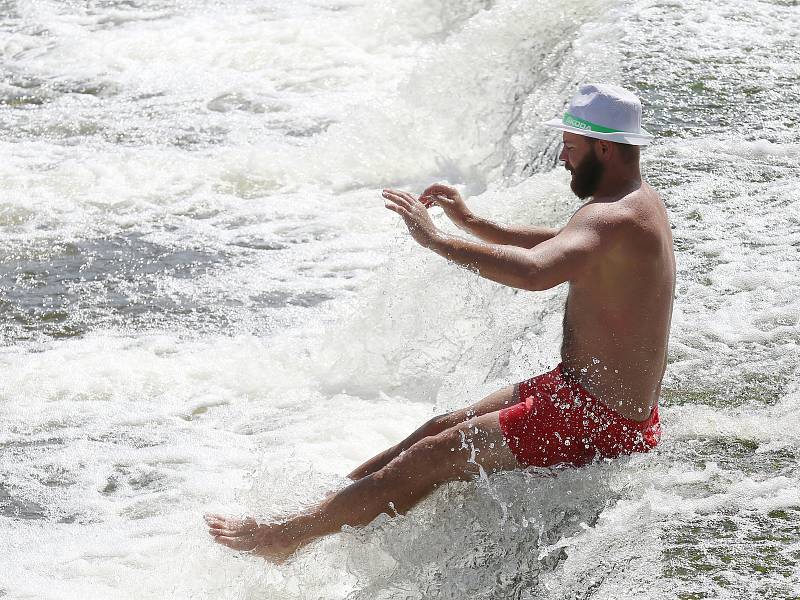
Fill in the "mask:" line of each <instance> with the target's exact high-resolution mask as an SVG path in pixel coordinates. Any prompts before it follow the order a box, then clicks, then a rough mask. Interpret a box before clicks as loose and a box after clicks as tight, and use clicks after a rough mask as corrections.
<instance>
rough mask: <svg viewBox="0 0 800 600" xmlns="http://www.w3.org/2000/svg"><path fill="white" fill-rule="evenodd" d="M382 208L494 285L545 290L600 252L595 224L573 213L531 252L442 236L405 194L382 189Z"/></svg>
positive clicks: (432, 246) (427, 243) (430, 245)
mask: <svg viewBox="0 0 800 600" xmlns="http://www.w3.org/2000/svg"><path fill="white" fill-rule="evenodd" d="M383 197H384V198H385V199H386V200H387V201H388V202H387V203H386V208H388V209H390V210H392V211H394V212H396V213H397V214H399V215H400V216H401V217H403V220H404V221H405V222H406V225H407V226H408V229H409V231H410V232H411V236H412V237H413V238H414V239H415V240H416V241H417V242H418V243H419V244H420V245H422V246H424V247H426V248H430V249H431V250H433V251H434V252H436V253H437V254H440V255H441V256H444V257H445V258H447V259H448V260H450V261H452V262H455V263H457V264H459V265H462V266H465V267H469V268H473V269H475V270H476V271H477V272H478V274H480V275H481V276H482V277H485V278H487V279H491V280H492V281H496V282H498V283H502V284H504V285H508V286H511V287H516V288H520V289H525V290H544V289H548V288H551V287H555V286H557V285H558V284H560V283H564V282H565V281H570V280H573V279H575V278H577V277H579V276H580V275H581V274H582V273H583V272H584V271H585V269H586V268H587V267H588V265H589V263H590V261H591V259H592V257H594V256H596V255H597V253H598V251H599V250H600V249H601V240H602V236H601V235H600V232H599V230H598V227H599V224H594V225H593V224H592V222H591V221H589V220H588V219H586V218H585V217H583V216H578V215H577V214H576V215H575V216H573V218H572V219H571V220H570V222H569V223H568V224H567V225H566V227H564V229H562V230H561V231H560V232H559V233H558V234H557V235H555V236H554V237H552V238H550V239H548V240H546V241H543V242H541V243H539V244H537V245H536V246H535V247H533V248H530V249H527V248H518V247H515V246H508V245H498V244H482V243H480V242H473V241H470V240H464V239H461V238H457V237H454V236H451V235H447V234H445V233H442V232H441V231H439V230H438V229H436V227H435V226H434V224H433V221H432V220H431V217H430V215H429V214H428V212H427V209H426V208H425V205H424V204H423V202H422V201H421V200H419V199H417V198H415V197H413V196H412V195H410V194H408V193H406V192H395V191H393V190H384V192H383Z"/></svg>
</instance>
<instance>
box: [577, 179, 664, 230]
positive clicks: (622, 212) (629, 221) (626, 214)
mask: <svg viewBox="0 0 800 600" xmlns="http://www.w3.org/2000/svg"><path fill="white" fill-rule="evenodd" d="M665 217H666V213H665V212H664V205H663V202H662V201H661V197H660V196H659V194H658V192H656V190H654V189H653V188H652V187H650V186H649V185H648V184H646V183H643V184H642V185H641V186H640V187H639V188H637V189H636V190H634V191H633V192H631V193H629V194H627V195H626V196H623V197H622V198H620V199H618V200H614V201H600V202H597V201H592V202H588V203H586V204H584V205H583V206H581V207H580V208H579V209H578V210H577V211H575V214H573V215H572V218H571V219H570V220H569V222H568V223H567V225H566V227H565V230H566V229H570V230H572V231H577V230H583V231H591V232H593V233H596V234H598V235H599V236H601V237H602V238H603V240H604V242H606V244H612V245H614V244H615V242H617V241H620V240H623V241H625V242H626V243H633V244H636V245H640V244H641V245H649V244H652V243H653V242H654V241H655V240H656V239H657V238H658V237H659V231H660V230H661V229H662V228H663V224H664V222H665ZM604 245H605V244H604Z"/></svg>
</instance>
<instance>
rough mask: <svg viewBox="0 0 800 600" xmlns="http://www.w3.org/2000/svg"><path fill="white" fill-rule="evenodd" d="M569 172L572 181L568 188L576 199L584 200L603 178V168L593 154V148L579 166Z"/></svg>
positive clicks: (593, 191)
mask: <svg viewBox="0 0 800 600" xmlns="http://www.w3.org/2000/svg"><path fill="white" fill-rule="evenodd" d="M569 171H570V172H571V173H572V181H570V183H569V187H570V188H571V189H572V192H573V193H574V194H575V195H576V196H577V197H578V198H580V199H581V200H585V199H586V198H588V197H589V196H591V195H592V194H594V193H595V191H596V190H597V186H598V185H599V184H600V180H601V179H602V178H603V172H604V171H605V167H604V166H603V163H601V162H600V159H598V158H597V155H596V154H595V153H594V148H592V150H591V152H589V153H588V154H587V155H586V156H585V157H584V159H583V160H582V161H581V162H580V164H577V165H575V166H574V167H573V168H572V169H569Z"/></svg>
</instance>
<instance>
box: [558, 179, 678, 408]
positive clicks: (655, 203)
mask: <svg viewBox="0 0 800 600" xmlns="http://www.w3.org/2000/svg"><path fill="white" fill-rule="evenodd" d="M587 209H588V211H587ZM581 211H585V212H586V214H589V215H591V216H590V218H589V219H588V220H587V221H589V222H590V221H591V220H592V219H596V220H602V221H603V226H602V227H603V229H604V230H605V231H604V233H603V235H606V236H607V237H609V239H610V242H609V243H608V245H607V247H604V249H603V251H602V252H600V253H599V255H598V256H597V257H596V258H593V259H592V260H591V266H590V268H589V269H587V271H586V272H585V273H584V274H583V275H582V276H581V277H580V278H578V279H576V280H573V281H571V282H570V287H569V295H568V298H567V304H566V307H565V312H564V338H563V344H562V348H561V357H562V363H563V368H564V371H565V373H566V374H568V375H569V376H570V377H572V378H574V379H576V380H577V381H578V382H579V383H580V384H581V385H582V386H583V387H584V388H585V389H586V390H587V391H588V392H590V393H592V394H593V395H595V396H596V397H597V398H599V399H600V400H602V401H603V402H604V403H605V404H607V405H608V406H609V407H610V408H613V409H614V410H616V411H617V412H618V413H620V414H621V415H622V416H624V417H626V418H629V419H633V420H636V421H641V420H644V419H646V418H647V417H648V415H649V414H650V411H651V409H652V408H653V406H655V404H656V403H657V401H658V395H659V392H660V389H661V379H662V377H663V375H664V369H665V367H666V359H667V340H668V336H669V326H670V320H671V316H672V300H673V297H674V286H675V257H674V253H673V246H672V235H671V232H670V226H669V221H668V219H667V213H666V210H665V208H664V205H663V203H662V201H661V199H660V198H659V197H658V194H656V192H655V191H654V190H653V189H652V188H650V187H649V186H648V185H646V184H643V185H642V187H641V188H639V189H638V190H636V191H635V192H633V193H632V194H629V195H628V196H625V197H623V198H621V199H619V200H615V201H613V202H598V203H594V202H592V203H589V204H588V205H586V206H584V207H582V208H581V209H579V211H578V212H577V213H576V216H577V217H578V219H581V218H583V216H582V215H580V213H581ZM575 218H576V217H573V219H575ZM568 226H569V225H568ZM609 231H610V233H607V232H609Z"/></svg>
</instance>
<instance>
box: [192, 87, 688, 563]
mask: <svg viewBox="0 0 800 600" xmlns="http://www.w3.org/2000/svg"><path fill="white" fill-rule="evenodd" d="M545 125H547V126H550V127H555V128H556V129H559V130H561V131H563V142H564V146H563V149H562V151H561V154H560V156H559V159H560V160H562V161H563V162H564V167H565V168H566V169H567V170H568V171H569V172H570V173H571V174H572V180H571V184H570V185H571V188H572V191H573V192H574V193H575V195H576V196H578V197H579V198H580V199H582V200H587V201H586V202H585V203H584V204H583V205H582V206H581V207H580V208H579V209H578V210H577V211H576V212H575V213H574V214H573V215H572V217H571V218H570V220H569V222H568V223H567V224H566V225H565V226H564V227H561V228H551V227H540V226H519V227H517V226H504V225H499V224H496V223H492V222H490V221H487V220H485V219H482V218H480V217H477V216H475V215H474V214H473V213H472V212H471V211H470V210H469V209H468V207H467V205H466V203H465V202H464V200H463V199H462V198H461V196H460V195H459V193H458V192H457V191H456V190H455V189H453V188H451V187H448V186H444V185H433V186H431V187H429V188H428V189H426V190H425V191H424V192H423V193H422V194H421V195H420V196H419V197H415V196H413V195H412V194H410V193H407V192H402V191H394V190H384V191H383V197H384V199H385V205H386V208H388V209H389V210H392V211H394V212H395V213H397V214H398V215H400V217H402V218H403V220H404V221H405V224H406V225H407V226H408V230H409V232H410V234H411V236H412V237H413V238H414V240H416V241H417V242H418V243H419V244H420V245H421V246H422V247H423V248H427V249H429V250H432V251H433V252H436V253H437V254H439V255H441V256H443V257H445V258H446V259H447V260H449V261H451V262H453V263H456V264H458V265H463V266H466V267H469V268H471V269H473V270H475V271H476V272H477V273H479V274H480V275H481V276H483V277H486V278H487V279H491V280H492V281H496V282H498V283H501V284H503V285H508V286H511V287H515V288H520V289H523V290H531V291H536V290H545V289H549V288H552V287H555V286H557V285H560V284H562V283H568V284H569V292H568V295H567V302H566V305H565V307H564V330H563V343H562V346H561V364H559V365H558V366H557V367H556V368H555V369H553V370H552V371H550V372H548V373H544V374H542V375H538V376H536V377H533V378H531V379H528V380H526V381H523V382H521V383H518V384H516V385H512V386H509V387H506V388H504V389H501V390H499V391H497V392H495V393H493V394H491V395H489V396H487V397H486V398H484V399H483V400H481V401H479V402H478V403H476V404H474V405H472V406H470V407H467V408H464V409H461V410H457V411H455V412H452V413H449V414H446V415H442V416H440V417H436V418H433V419H431V420H430V421H429V422H427V423H425V424H424V425H423V426H422V427H420V428H419V429H418V430H417V431H415V432H414V433H413V434H411V435H410V436H409V437H408V438H406V439H405V440H403V441H401V442H400V443H399V444H397V445H396V446H393V447H392V448H389V449H388V450H386V451H384V452H382V453H381V454H379V455H378V456H376V457H374V458H372V459H371V460H369V461H367V462H366V463H364V464H363V465H361V466H360V467H358V468H357V469H356V470H355V471H353V472H352V473H351V474H350V478H351V479H352V480H353V481H354V482H353V483H352V484H350V485H349V486H348V487H346V488H344V489H343V490H341V491H339V492H337V493H335V494H332V495H331V496H329V497H328V498H326V499H325V500H324V501H323V502H321V503H320V504H318V505H317V506H315V507H313V508H312V509H310V510H308V511H306V512H304V513H302V514H298V515H296V516H294V517H292V518H289V519H286V520H284V521H281V522H279V523H271V524H258V523H257V522H256V521H255V520H253V519H245V520H238V519H228V518H225V517H221V516H217V515H208V516H206V520H207V523H208V525H209V531H210V533H211V535H212V536H213V537H214V539H215V541H217V542H219V543H221V544H224V545H225V546H228V547H230V548H233V549H236V550H246V551H252V552H255V553H257V554H260V555H262V556H264V557H265V558H268V559H270V560H273V561H280V560H283V559H285V558H286V557H287V556H289V555H290V554H291V553H292V552H294V551H295V550H296V549H297V548H298V547H300V546H302V545H304V544H306V543H308V542H309V541H311V540H313V539H316V538H318V537H321V536H323V535H327V534H330V533H334V532H336V531H339V530H340V529H341V527H342V526H343V525H351V526H357V525H364V524H367V523H369V522H370V521H372V520H373V519H374V518H375V517H377V516H378V515H379V514H381V513H384V512H386V513H389V514H392V513H404V512H406V511H407V510H409V509H410V508H411V507H412V506H414V505H415V504H416V503H417V502H419V501H420V500H421V499H422V498H424V497H425V496H426V495H427V494H429V493H430V492H431V490H433V489H434V488H435V487H436V486H437V485H439V484H441V483H444V482H447V481H454V480H464V479H470V478H473V477H475V476H476V475H478V474H479V472H480V471H481V470H483V471H484V472H486V473H494V472H497V471H501V470H509V469H517V468H524V467H527V466H531V465H534V466H539V467H549V466H554V465H573V466H581V465H584V464H587V463H589V462H591V461H593V460H596V459H609V458H614V457H617V456H620V455H622V454H630V453H632V452H646V451H648V450H650V449H651V448H653V447H654V446H656V444H658V442H659V439H660V436H661V429H660V424H659V419H658V396H659V392H660V390H661V380H662V378H663V375H664V370H665V368H666V362H667V341H668V337H669V328H670V320H671V316H672V301H673V296H674V288H675V256H674V253H673V244H672V235H671V232H670V225H669V221H668V218H667V211H666V208H665V206H664V204H663V202H662V201H661V199H660V197H659V195H658V193H656V191H655V190H654V189H653V188H652V187H650V186H649V185H648V184H647V183H645V182H644V181H643V180H642V177H641V173H640V170H639V147H640V146H642V145H646V144H648V143H649V142H650V141H651V140H652V136H651V135H650V134H649V133H647V132H646V131H645V130H643V129H642V127H641V103H640V102H639V99H638V98H637V97H636V96H635V95H634V94H632V93H631V92H629V91H627V90H625V89H623V88H620V87H617V86H614V85H607V84H589V85H584V86H581V87H580V89H579V91H578V93H577V94H576V96H575V97H574V98H573V99H572V102H571V103H570V106H569V108H568V110H567V112H566V113H565V114H564V116H563V117H562V118H561V119H553V120H552V121H549V122H547V123H545ZM433 205H436V206H440V207H441V208H442V209H444V212H445V214H446V215H447V216H448V217H449V218H450V219H451V220H452V221H453V222H454V223H455V224H456V225H457V226H459V227H460V228H461V229H463V230H465V231H467V232H469V233H470V234H473V235H474V236H475V237H477V238H479V240H481V241H472V240H467V239H462V238H458V237H454V236H450V235H447V234H445V233H443V232H442V231H440V230H438V229H437V228H436V227H435V225H434V223H433V221H432V220H431V218H430V216H429V215H428V212H427V209H428V208H429V207H430V206H433Z"/></svg>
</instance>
